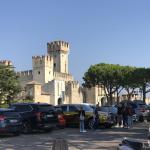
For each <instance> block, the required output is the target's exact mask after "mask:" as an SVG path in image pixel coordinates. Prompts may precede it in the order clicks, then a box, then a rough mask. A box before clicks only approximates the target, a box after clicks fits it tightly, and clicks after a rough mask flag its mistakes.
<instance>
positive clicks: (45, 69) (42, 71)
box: [32, 56, 53, 84]
mask: <svg viewBox="0 0 150 150" xmlns="http://www.w3.org/2000/svg"><path fill="white" fill-rule="evenodd" d="M32 66H33V80H34V81H37V82H40V83H41V84H45V83H48V81H51V80H52V79H53V58H52V57H51V56H42V57H40V56H33V57H32Z"/></svg>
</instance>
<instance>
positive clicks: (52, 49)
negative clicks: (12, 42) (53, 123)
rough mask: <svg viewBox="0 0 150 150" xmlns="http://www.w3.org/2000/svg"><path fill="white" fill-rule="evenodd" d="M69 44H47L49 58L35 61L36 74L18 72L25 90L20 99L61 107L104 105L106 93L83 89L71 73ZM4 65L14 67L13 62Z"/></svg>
mask: <svg viewBox="0 0 150 150" xmlns="http://www.w3.org/2000/svg"><path fill="white" fill-rule="evenodd" d="M68 55H69V44H68V43H67V42H65V41H53V42H48V43H47V55H43V56H33V57H32V70H27V71H21V72H17V75H18V76H19V81H20V85H21V87H22V91H21V93H20V94H19V95H18V99H27V98H32V99H33V100H34V101H35V102H44V103H50V104H53V105H57V104H60V103H83V102H89V103H94V104H95V103H97V102H101V98H102V97H103V96H104V90H102V89H101V88H98V87H93V88H91V89H87V88H83V87H81V86H80V84H79V82H78V81H75V80H74V79H73V76H72V75H71V74H70V73H69V70H68ZM0 64H5V65H11V66H12V65H13V64H12V62H11V61H7V60H5V61H0Z"/></svg>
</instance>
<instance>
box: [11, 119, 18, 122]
mask: <svg viewBox="0 0 150 150" xmlns="http://www.w3.org/2000/svg"><path fill="white" fill-rule="evenodd" d="M10 122H11V123H16V122H18V120H15V119H11V120H10Z"/></svg>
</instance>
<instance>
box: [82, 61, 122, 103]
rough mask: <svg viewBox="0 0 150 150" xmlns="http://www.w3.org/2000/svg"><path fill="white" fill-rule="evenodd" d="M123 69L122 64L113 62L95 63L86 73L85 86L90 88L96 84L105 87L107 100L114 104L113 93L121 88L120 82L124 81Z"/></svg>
mask: <svg viewBox="0 0 150 150" xmlns="http://www.w3.org/2000/svg"><path fill="white" fill-rule="evenodd" d="M121 69H122V67H121V66H119V65H113V64H105V63H100V64H96V65H93V66H91V67H90V68H89V69H88V71H87V72H86V73H85V74H84V77H83V80H84V83H83V86H85V87H89V88H90V87H94V86H96V85H98V86H102V87H104V91H105V94H106V97H107V101H108V103H109V104H112V101H113V94H114V93H115V92H116V91H117V90H118V89H119V88H120V82H121V81H122V76H121V75H122V74H121Z"/></svg>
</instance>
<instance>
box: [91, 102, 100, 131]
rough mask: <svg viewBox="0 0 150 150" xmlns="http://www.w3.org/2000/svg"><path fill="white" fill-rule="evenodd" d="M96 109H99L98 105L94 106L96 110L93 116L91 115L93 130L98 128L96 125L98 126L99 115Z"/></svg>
mask: <svg viewBox="0 0 150 150" xmlns="http://www.w3.org/2000/svg"><path fill="white" fill-rule="evenodd" d="M98 109H99V105H96V108H95V110H94V115H93V119H94V126H93V128H94V129H97V128H98V125H99V121H100V120H99V114H98Z"/></svg>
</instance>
